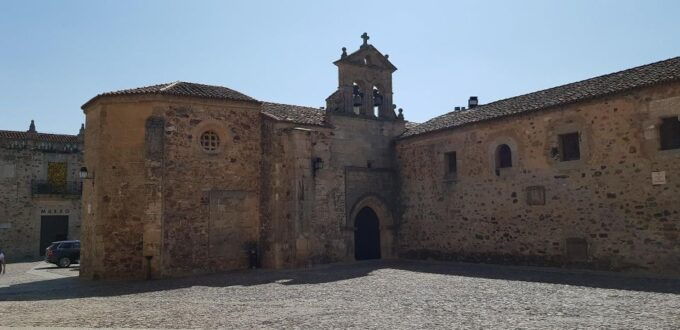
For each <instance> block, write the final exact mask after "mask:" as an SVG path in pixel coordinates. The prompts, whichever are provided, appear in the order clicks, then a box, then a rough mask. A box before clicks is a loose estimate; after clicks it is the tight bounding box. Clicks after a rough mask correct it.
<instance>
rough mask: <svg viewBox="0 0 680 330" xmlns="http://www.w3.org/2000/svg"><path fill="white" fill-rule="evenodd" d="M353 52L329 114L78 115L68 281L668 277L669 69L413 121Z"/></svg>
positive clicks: (673, 206) (157, 104)
mask: <svg viewBox="0 0 680 330" xmlns="http://www.w3.org/2000/svg"><path fill="white" fill-rule="evenodd" d="M362 37H363V39H364V41H363V44H362V45H361V47H360V48H359V49H358V50H357V51H355V52H353V53H351V54H347V52H346V50H345V49H344V48H343V52H342V55H341V57H340V59H339V60H337V61H336V62H334V64H335V65H336V66H337V67H338V73H339V82H338V88H337V90H336V91H335V92H333V93H332V94H330V96H329V97H328V98H327V99H326V106H325V107H323V108H310V107H302V106H295V105H286V104H278V103H269V102H261V101H258V100H255V99H253V98H251V97H249V96H247V95H244V94H242V93H239V92H237V91H234V90H232V89H229V88H226V87H220V86H209V85H202V84H195V83H187V82H174V83H167V84H159V85H154V86H148V87H142V88H135V89H128V90H122V91H116V92H109V93H104V94H100V95H97V96H96V97H94V98H93V99H91V100H90V101H88V102H87V103H86V104H85V105H83V110H84V112H85V114H86V126H87V130H86V132H85V148H86V150H87V152H86V153H85V167H86V169H87V178H86V179H85V180H84V181H85V182H84V184H83V189H84V191H83V219H84V220H83V228H82V244H83V250H82V266H81V276H84V277H87V278H161V277H170V276H182V275H190V274H197V273H206V272H216V271H224V270H232V269H244V268H249V267H267V268H284V267H301V266H307V265H311V264H319V263H329V262H339V261H353V260H361V259H373V258H399V257H405V258H437V259H444V260H472V261H484V262H509V263H529V264H545V265H565V264H574V265H577V266H581V267H595V268H603V269H614V270H625V269H633V270H643V271H647V272H652V273H663V274H666V273H671V274H677V273H678V269H680V259H679V258H680V257H679V256H680V254H679V253H678V252H680V251H679V247H678V234H679V233H680V231H679V229H678V227H677V223H678V220H679V219H680V200H679V199H678V192H680V181H678V180H679V179H678V177H677V176H678V174H680V167H679V166H680V165H678V164H679V162H678V160H680V124H678V123H680V122H679V121H678V116H679V115H680V58H675V59H671V60H667V61H663V62H658V63H654V64H650V65H647V66H643V67H638V68H634V69H630V70H626V71H622V72H619V73H615V74H612V75H607V76H601V77H597V78H593V79H589V80H585V81H582V82H578V83H574V84H569V85H565V86H560V87H556V88H553V89H549V90H545V91H540V92H536V93H531V94H527V95H523V96H518V97H515V98H511V99H506V100H501V101H497V102H493V103H489V104H486V105H477V104H476V100H475V99H472V98H471V100H470V107H471V108H470V109H465V110H457V111H453V112H451V113H448V114H445V115H443V116H440V117H437V118H434V119H432V120H430V121H428V122H425V123H422V124H419V125H416V124H413V123H409V122H407V121H405V120H404V117H403V113H402V111H401V109H399V110H398V111H397V109H396V107H395V106H394V102H393V91H392V74H393V73H394V71H395V70H396V67H395V66H394V65H393V64H392V63H391V62H390V61H389V58H388V56H387V55H383V54H382V53H380V52H379V51H378V50H377V49H376V48H375V47H373V46H372V45H370V44H368V42H367V41H368V36H367V35H364V36H362Z"/></svg>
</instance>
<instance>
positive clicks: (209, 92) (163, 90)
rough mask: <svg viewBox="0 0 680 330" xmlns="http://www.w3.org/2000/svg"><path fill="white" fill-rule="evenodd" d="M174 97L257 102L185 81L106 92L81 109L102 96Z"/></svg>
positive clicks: (231, 90)
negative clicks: (154, 95)
mask: <svg viewBox="0 0 680 330" xmlns="http://www.w3.org/2000/svg"><path fill="white" fill-rule="evenodd" d="M150 94H151V95H153V94H156V95H173V96H193V97H203V98H209V99H219V100H231V101H246V102H256V103H259V101H257V100H255V99H254V98H252V97H250V96H248V95H245V94H242V93H240V92H237V91H235V90H233V89H230V88H227V87H222V86H213V85H203V84H196V83H190V82H184V81H176V82H172V83H165V84H158V85H152V86H146V87H138V88H131V89H124V90H119V91H113V92H106V93H102V94H99V95H97V96H95V97H93V98H92V99H90V100H89V101H87V102H86V103H85V104H83V106H82V107H81V108H83V109H85V108H86V107H87V106H88V105H89V104H90V103H92V102H94V100H96V99H98V98H100V97H102V96H115V95H150Z"/></svg>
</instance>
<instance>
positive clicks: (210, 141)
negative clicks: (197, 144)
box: [201, 131, 220, 151]
mask: <svg viewBox="0 0 680 330" xmlns="http://www.w3.org/2000/svg"><path fill="white" fill-rule="evenodd" d="M219 146H220V136H219V135H217V133H215V132H214V131H207V132H205V133H203V134H202V135H201V147H202V148H203V150H205V151H217V147H219Z"/></svg>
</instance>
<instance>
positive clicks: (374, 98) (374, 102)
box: [373, 94, 383, 107]
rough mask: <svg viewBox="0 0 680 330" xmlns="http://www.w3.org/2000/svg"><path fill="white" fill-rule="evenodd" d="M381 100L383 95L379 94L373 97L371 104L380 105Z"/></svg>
mask: <svg viewBox="0 0 680 330" xmlns="http://www.w3.org/2000/svg"><path fill="white" fill-rule="evenodd" d="M382 101H383V97H382V95H380V94H378V95H376V96H374V97H373V105H374V106H376V107H379V106H381V105H382Z"/></svg>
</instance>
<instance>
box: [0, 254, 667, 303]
mask: <svg viewBox="0 0 680 330" xmlns="http://www.w3.org/2000/svg"><path fill="white" fill-rule="evenodd" d="M46 268H49V267H46ZM380 269H398V270H405V271H410V272H419V273H431V274H439V275H446V276H463V277H473V278H483V279H497V280H506V281H522V282H536V283H549V284H561V285H572V286H580V287H590V288H603V289H616V290H629V291H642V292H656V293H673V294H680V279H654V278H645V277H631V276H624V275H620V274H616V273H605V272H577V271H565V270H562V269H558V268H523V267H511V266H510V267H509V266H498V265H485V264H467V263H453V262H451V263H447V262H428V261H410V260H369V261H361V262H356V263H351V264H348V263H342V264H331V265H323V266H318V267H313V268H308V269H293V270H263V269H258V270H252V271H236V272H229V273H221V274H212V275H202V276H195V277H186V278H176V279H164V280H152V281H112V280H102V281H90V280H83V279H80V278H77V277H67V278H59V279H50V280H44V281H36V282H30V283H22V284H17V285H12V286H9V287H0V301H37V300H52V299H74V298H85V297H109V296H120V295H127V294H136V293H145V292H156V291H164V290H175V289H181V288H189V287H192V286H208V287H230V286H254V285H262V284H270V283H278V284H280V285H310V284H322V283H330V282H336V281H342V280H347V279H353V278H359V277H364V276H371V273H372V272H373V271H376V270H380ZM73 270H74V271H75V270H76V269H73Z"/></svg>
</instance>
